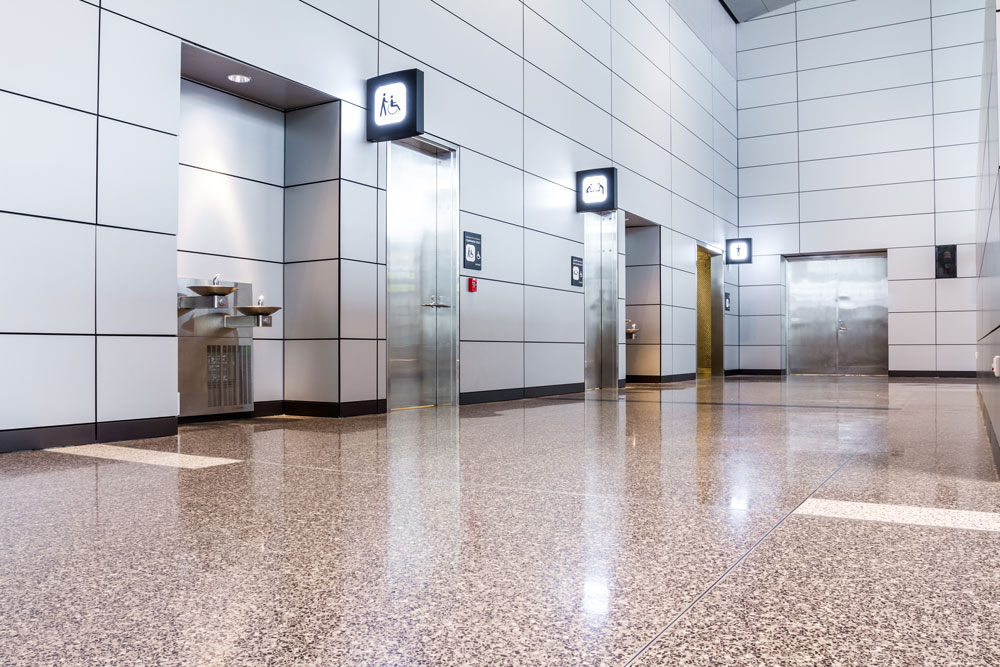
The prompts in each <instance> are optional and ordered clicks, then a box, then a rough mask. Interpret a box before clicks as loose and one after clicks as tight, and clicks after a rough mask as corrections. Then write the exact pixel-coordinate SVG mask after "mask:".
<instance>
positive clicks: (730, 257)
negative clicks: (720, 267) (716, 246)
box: [726, 239, 753, 264]
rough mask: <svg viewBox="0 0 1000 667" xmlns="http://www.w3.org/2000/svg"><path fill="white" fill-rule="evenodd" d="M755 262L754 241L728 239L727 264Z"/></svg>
mask: <svg viewBox="0 0 1000 667" xmlns="http://www.w3.org/2000/svg"><path fill="white" fill-rule="evenodd" d="M751 262H753V239H726V264H750V263H751Z"/></svg>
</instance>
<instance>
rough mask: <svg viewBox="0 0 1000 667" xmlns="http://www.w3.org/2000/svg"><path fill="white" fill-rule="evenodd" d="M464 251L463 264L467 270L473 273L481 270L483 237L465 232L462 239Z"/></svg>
mask: <svg viewBox="0 0 1000 667" xmlns="http://www.w3.org/2000/svg"><path fill="white" fill-rule="evenodd" d="M462 245H463V246H464V248H465V250H464V253H463V255H464V256H463V258H462V259H463V263H462V266H464V267H465V268H467V269H472V270H473V271H482V270H483V235H482V234H474V233H473V232H465V234H464V235H463V239H462Z"/></svg>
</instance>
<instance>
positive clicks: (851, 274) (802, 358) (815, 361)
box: [787, 255, 889, 375]
mask: <svg viewBox="0 0 1000 667" xmlns="http://www.w3.org/2000/svg"><path fill="white" fill-rule="evenodd" d="M787 281H788V369H789V372H791V373H798V374H824V375H885V374H887V373H888V372H889V308H888V302H889V283H888V267H887V264H886V258H885V256H884V255H862V256H851V257H827V258H809V259H790V260H789V261H788V271H787Z"/></svg>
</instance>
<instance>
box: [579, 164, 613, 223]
mask: <svg viewBox="0 0 1000 667" xmlns="http://www.w3.org/2000/svg"><path fill="white" fill-rule="evenodd" d="M616 208H618V170H617V169H616V168H614V167H608V168H606V169H588V170H587V171H578V172H576V210H577V212H579V213H585V212H600V211H613V210H615V209H616Z"/></svg>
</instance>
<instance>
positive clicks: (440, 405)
mask: <svg viewBox="0 0 1000 667" xmlns="http://www.w3.org/2000/svg"><path fill="white" fill-rule="evenodd" d="M450 405H451V403H440V404H438V405H434V404H433V403H429V404H427V405H411V406H410V407H408V408H393V409H392V410H389V412H399V411H401V410H423V409H424V408H447V407H448V406H450Z"/></svg>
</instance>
